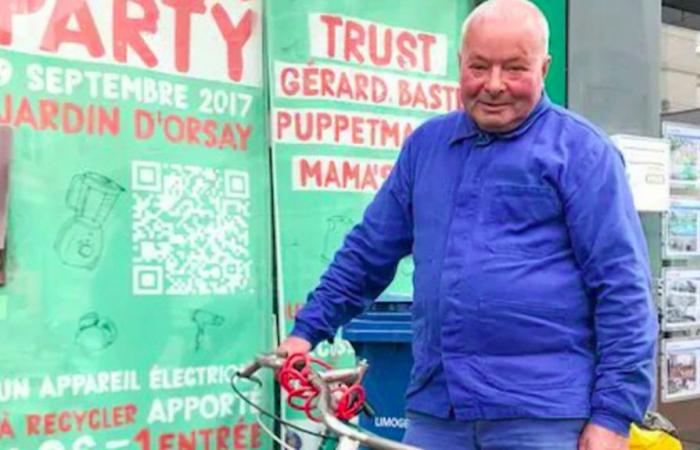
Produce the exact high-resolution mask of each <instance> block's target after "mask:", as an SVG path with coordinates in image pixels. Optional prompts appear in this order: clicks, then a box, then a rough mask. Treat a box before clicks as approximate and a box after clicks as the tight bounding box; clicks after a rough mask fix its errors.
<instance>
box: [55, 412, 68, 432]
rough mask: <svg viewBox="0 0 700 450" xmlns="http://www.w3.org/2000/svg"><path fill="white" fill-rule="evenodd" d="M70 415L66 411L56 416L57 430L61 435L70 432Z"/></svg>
mask: <svg viewBox="0 0 700 450" xmlns="http://www.w3.org/2000/svg"><path fill="white" fill-rule="evenodd" d="M70 419H71V417H70V413H69V412H68V411H63V412H61V413H60V414H59V415H58V429H59V431H61V432H63V433H68V432H69V431H70V428H71V427H70Z"/></svg>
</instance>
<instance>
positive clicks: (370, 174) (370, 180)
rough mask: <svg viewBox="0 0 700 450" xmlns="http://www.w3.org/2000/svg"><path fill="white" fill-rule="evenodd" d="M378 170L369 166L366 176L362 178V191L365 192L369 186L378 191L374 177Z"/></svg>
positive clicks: (373, 166)
mask: <svg viewBox="0 0 700 450" xmlns="http://www.w3.org/2000/svg"><path fill="white" fill-rule="evenodd" d="M376 170H377V166H375V165H372V166H367V167H366V169H365V173H364V176H363V177H362V183H361V184H360V189H362V190H364V189H366V188H367V186H370V187H371V188H372V189H373V190H377V189H378V188H379V186H377V180H376V178H375V176H374V172H375V171H376Z"/></svg>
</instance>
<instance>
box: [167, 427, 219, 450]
mask: <svg viewBox="0 0 700 450" xmlns="http://www.w3.org/2000/svg"><path fill="white" fill-rule="evenodd" d="M213 431H214V430H212V429H211V428H206V429H204V430H199V435H200V436H202V439H203V440H204V450H209V448H210V447H209V436H211V433H212V432H213ZM159 450H160V449H159Z"/></svg>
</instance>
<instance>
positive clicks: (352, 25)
mask: <svg viewBox="0 0 700 450" xmlns="http://www.w3.org/2000/svg"><path fill="white" fill-rule="evenodd" d="M364 42H365V29H364V28H363V27H362V25H360V24H359V23H357V22H353V21H352V20H348V21H347V23H346V24H345V54H344V55H343V57H344V58H345V61H348V62H350V61H352V59H353V58H355V61H357V62H358V63H360V64H362V63H363V62H364V61H365V58H364V57H363V56H362V53H361V52H360V50H359V48H360V46H361V45H362V44H363V43H364Z"/></svg>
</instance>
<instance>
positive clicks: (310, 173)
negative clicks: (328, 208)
mask: <svg viewBox="0 0 700 450" xmlns="http://www.w3.org/2000/svg"><path fill="white" fill-rule="evenodd" d="M321 169H322V167H321V162H320V161H316V162H315V163H314V164H313V166H311V165H309V161H308V160H306V159H302V160H301V162H300V163H299V176H300V178H301V180H299V181H300V184H301V186H302V187H306V186H307V184H308V179H309V178H313V179H314V181H315V183H316V186H320V185H321V172H322V170H321Z"/></svg>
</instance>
